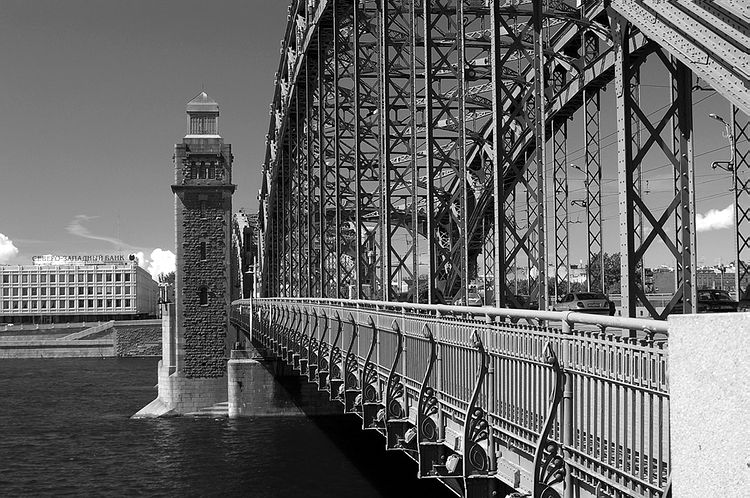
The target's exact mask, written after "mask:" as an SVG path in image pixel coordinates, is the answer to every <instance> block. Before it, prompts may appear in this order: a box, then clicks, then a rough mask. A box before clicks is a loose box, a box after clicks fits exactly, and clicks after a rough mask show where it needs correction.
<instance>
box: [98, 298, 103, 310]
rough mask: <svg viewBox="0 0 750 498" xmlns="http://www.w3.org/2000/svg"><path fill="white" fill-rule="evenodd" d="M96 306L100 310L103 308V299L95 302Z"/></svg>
mask: <svg viewBox="0 0 750 498" xmlns="http://www.w3.org/2000/svg"><path fill="white" fill-rule="evenodd" d="M96 305H97V306H98V307H100V308H101V307H102V306H104V299H97V300H96Z"/></svg>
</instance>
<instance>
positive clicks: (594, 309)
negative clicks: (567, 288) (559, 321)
mask: <svg viewBox="0 0 750 498" xmlns="http://www.w3.org/2000/svg"><path fill="white" fill-rule="evenodd" d="M554 308H555V311H580V312H582V313H597V314H604V315H610V314H612V309H613V307H612V302H611V301H610V300H609V299H607V296H605V295H604V294H601V293H599V292H572V293H570V294H566V295H564V296H563V297H562V298H560V300H559V301H558V302H557V303H555V307H554Z"/></svg>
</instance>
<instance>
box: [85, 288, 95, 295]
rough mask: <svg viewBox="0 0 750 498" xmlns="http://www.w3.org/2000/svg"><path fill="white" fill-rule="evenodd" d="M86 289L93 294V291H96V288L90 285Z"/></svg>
mask: <svg viewBox="0 0 750 498" xmlns="http://www.w3.org/2000/svg"><path fill="white" fill-rule="evenodd" d="M86 291H87V292H88V293H89V294H93V293H94V288H93V287H88V288H87V289H86Z"/></svg>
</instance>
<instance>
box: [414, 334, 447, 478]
mask: <svg viewBox="0 0 750 498" xmlns="http://www.w3.org/2000/svg"><path fill="white" fill-rule="evenodd" d="M422 335H423V336H424V337H425V339H427V340H428V341H429V344H430V357H429V359H428V362H427V368H426V369H425V373H424V378H423V379H422V386H421V388H420V390H419V401H418V403H417V443H418V448H419V477H437V476H438V475H439V474H438V470H437V469H436V466H440V468H441V469H445V465H444V463H445V459H446V457H447V455H446V453H447V450H448V448H447V447H446V446H445V445H444V444H443V442H442V441H440V440H439V439H440V437H439V436H440V434H439V430H438V427H437V423H436V421H435V419H434V418H433V416H434V415H436V414H437V413H438V411H439V410H440V402H439V401H438V398H437V392H436V391H435V389H434V388H433V387H432V384H431V382H430V378H431V376H432V373H433V371H434V369H435V364H436V362H437V342H436V341H435V337H434V336H433V335H432V330H430V326H429V325H428V324H424V325H423V326H422Z"/></svg>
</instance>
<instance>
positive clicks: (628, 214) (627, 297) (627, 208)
mask: <svg viewBox="0 0 750 498" xmlns="http://www.w3.org/2000/svg"><path fill="white" fill-rule="evenodd" d="M610 29H611V30H612V38H613V41H614V44H615V94H616V105H617V180H618V185H619V192H620V194H619V197H620V288H621V290H620V294H621V300H622V301H621V305H620V306H621V308H622V316H630V317H634V316H635V303H636V298H635V294H634V289H633V285H634V282H633V280H634V276H635V265H634V263H633V258H632V256H631V255H632V253H633V252H634V248H635V218H634V212H633V209H632V206H633V204H634V201H633V188H632V186H633V169H632V168H631V167H630V165H631V163H632V161H633V157H632V149H631V147H630V140H631V131H632V126H631V117H630V112H631V111H630V107H631V105H630V91H629V87H628V85H629V82H630V78H631V74H632V70H631V61H630V53H629V52H630V51H629V40H628V36H629V32H630V25H629V23H628V21H627V20H625V18H623V17H621V16H619V15H617V14H610ZM602 269H603V268H602ZM602 273H603V272H602ZM605 292H606V289H605Z"/></svg>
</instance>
